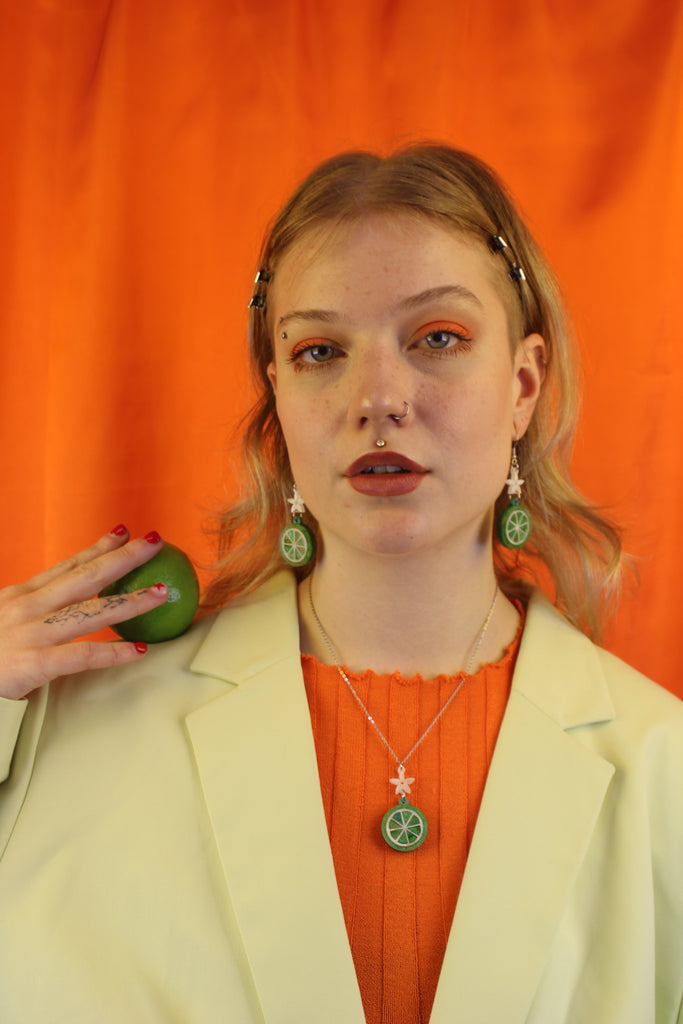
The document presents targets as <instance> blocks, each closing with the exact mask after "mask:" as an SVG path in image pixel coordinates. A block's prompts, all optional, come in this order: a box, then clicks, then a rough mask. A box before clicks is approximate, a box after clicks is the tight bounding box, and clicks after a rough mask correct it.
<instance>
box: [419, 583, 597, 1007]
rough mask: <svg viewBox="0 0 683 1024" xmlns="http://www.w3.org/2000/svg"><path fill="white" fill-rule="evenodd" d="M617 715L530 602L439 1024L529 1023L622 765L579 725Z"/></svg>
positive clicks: (557, 628) (570, 635) (588, 650)
mask: <svg viewBox="0 0 683 1024" xmlns="http://www.w3.org/2000/svg"><path fill="white" fill-rule="evenodd" d="M539 627H540V628H539ZM613 717H614V711H613V708H612V705H611V702H610V699H609V696H608V694H607V690H606V687H605V683H604V680H603V677H602V673H601V670H600V666H599V662H598V658H597V655H596V652H595V650H594V648H593V646H592V645H591V644H590V643H589V642H588V641H587V640H586V638H585V637H582V636H581V635H580V634H577V633H576V631H575V630H573V629H572V628H571V627H570V626H568V624H567V623H566V622H565V621H564V620H563V619H562V618H561V617H560V616H558V614H557V613H556V612H555V610H554V609H552V608H551V607H550V606H549V605H547V604H546V603H545V602H543V601H541V600H538V599H535V600H533V601H532V604H531V606H530V608H529V612H528V618H527V623H526V626H525V630H524V637H523V640H522V646H521V649H520V653H519V657H518V662H517V667H516V670H515V678H514V681H513V690H512V694H511V697H510V702H509V705H508V708H507V710H506V713H505V718H504V720H503V725H502V727H501V731H500V735H499V738H498V743H497V745H496V750H495V753H494V757H493V762H492V765H491V770H490V773H489V778H488V781H487V784H486V789H485V792H484V798H483V801H482V806H481V810H480V813H479V818H478V821H477V826H476V830H475V835H474V839H473V843H472V848H471V850H470V854H469V858H468V863H467V868H466V871H465V876H464V879H463V884H462V888H461V892H460V897H459V901H458V906H457V909H456V913H455V918H454V921H453V926H452V929H451V935H450V938H449V942H448V948H447V950H446V956H445V959H444V964H443V969H442V972H441V978H440V981H439V986H438V989H437V993H436V999H435V1002H434V1008H433V1012H432V1017H431V1024H445V1022H446V1021H449V1022H450V1021H453V1020H466V1021H467V1022H468V1024H489V1022H490V1021H493V1020H505V1021H506V1022H508V1024H516V1022H521V1021H524V1020H526V1018H527V1014H528V1010H529V1006H530V1004H531V1002H532V999H533V994H534V991H535V989H536V987H537V985H538V982H539V978H540V975H541V972H542V970H543V965H544V963H545V960H546V958H547V955H548V951H549V949H550V946H551V943H552V939H553V935H554V933H555V931H556V929H557V926H558V922H559V919H560V917H561V915H562V912H563V909H564V906H565V904H566V901H567V898H568V895H569V893H570V890H571V887H572V884H573V882H574V879H575V877H576V874H577V872H578V870H579V867H580V865H581V862H582V860H583V858H584V856H585V853H586V850H587V847H588V844H589V842H590V838H591V834H592V832H593V829H594V827H595V824H596V821H597V818H598V815H599V813H600V808H601V805H602V802H603V799H604V796H605V793H606V790H607V787H608V785H609V782H610V779H611V777H612V774H613V771H614V769H613V766H612V765H611V764H609V763H608V762H607V761H605V760H604V759H603V758H601V757H599V756H598V755H596V754H595V753H594V752H592V751H591V750H589V749H588V748H587V747H585V746H583V745H581V743H580V742H579V741H578V740H577V739H576V738H574V737H573V736H572V732H571V730H572V729H573V728H575V727H578V726H580V725H585V724H587V723H590V722H599V721H605V720H608V719H610V718H613ZM493 965H495V967H494V966H493Z"/></svg>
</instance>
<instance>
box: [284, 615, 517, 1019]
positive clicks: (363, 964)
mask: <svg viewBox="0 0 683 1024" xmlns="http://www.w3.org/2000/svg"><path fill="white" fill-rule="evenodd" d="M521 633H522V626H521V625H520V629H519V631H518V634H517V636H516V637H515V640H514V642H513V643H512V644H511V646H510V647H509V648H508V649H507V650H506V651H505V654H504V656H503V658H502V659H501V660H500V661H499V662H497V663H496V664H494V665H484V666H483V668H482V669H481V670H480V671H479V672H478V673H477V674H476V675H474V676H470V677H469V678H468V679H467V680H466V681H465V683H464V684H463V686H462V689H461V690H460V692H459V694H458V695H457V697H456V698H455V700H454V701H453V703H452V704H451V705H450V706H449V708H448V709H447V710H446V712H445V714H444V715H443V717H442V718H441V719H440V720H439V722H437V724H436V725H435V726H434V728H433V729H432V730H431V732H430V733H429V735H428V736H427V737H426V739H425V740H424V741H423V742H422V744H421V745H420V747H419V748H418V749H417V750H416V751H415V753H414V754H413V755H412V757H411V758H410V759H409V761H408V764H407V765H406V776H407V777H411V776H412V777H414V778H415V782H414V783H413V785H412V786H411V793H410V795H409V797H408V800H409V801H410V802H411V803H412V804H414V805H415V806H416V807H418V808H419V809H420V810H421V811H422V812H423V814H424V815H425V816H426V818H427V823H428V834H427V838H426V840H425V841H424V843H423V844H422V846H420V847H419V848H418V849H416V850H414V851H412V852H398V851H395V850H392V849H391V848H390V847H388V846H387V845H386V843H385V842H384V840H383V839H382V835H381V832H380V824H381V821H382V817H383V815H384V813H385V812H386V811H387V810H388V809H389V808H390V807H391V806H392V805H394V804H396V802H397V797H396V796H395V789H394V787H393V786H392V785H391V784H390V783H389V779H390V778H393V777H395V776H396V762H395V761H394V759H393V758H392V757H391V755H390V754H389V752H388V750H387V749H386V747H385V746H384V744H383V743H382V741H381V739H380V738H379V736H378V735H377V733H376V732H375V730H374V729H373V728H372V726H371V725H370V724H369V723H368V721H367V719H366V717H365V715H364V714H363V711H362V710H361V708H360V707H359V706H358V703H357V702H356V700H355V699H354V697H353V695H352V694H351V692H350V691H349V689H348V687H347V685H346V683H345V682H344V681H343V679H342V678H341V676H340V675H339V672H338V671H337V669H336V668H334V667H331V666H328V665H323V664H322V663H321V662H319V661H317V660H316V659H315V658H313V657H311V656H309V655H304V656H303V657H302V665H303V671H304V682H305V685H306V693H307V695H308V703H309V707H310V712H311V722H312V726H313V735H314V738H315V746H316V752H317V757H318V769H319V772H320V786H321V790H322V797H323V803H324V806H325V817H326V820H327V828H328V832H329V835H330V844H331V847H332V856H333V859H334V866H335V871H336V875H337V884H338V886H339V895H340V898H341V904H342V909H343V911H344V918H345V921H346V928H347V931H348V935H349V942H350V945H351V952H352V954H353V959H354V963H355V967H356V974H357V976H358V982H359V985H360V991H361V996H362V999H363V1006H364V1008H365V1015H366V1020H367V1021H368V1022H369V1024H426V1022H427V1021H428V1020H429V1016H430V1013H431V1008H432V1003H433V1001H434V994H435V991H436V985H437V982H438V979H439V973H440V971H441V964H442V962H443V957H444V953H445V950H446V942H447V939H448V933H449V931H450V927H451V921H452V920H453V913H454V911H455V905H456V902H457V899H458V892H459V891H460V883H461V881H462V877H463V873H464V871H465V863H466V861H467V854H468V851H469V848H470V843H471V841H472V835H473V833H474V826H475V823H476V820H477V814H478V812H479V805H480V803H481V798H482V794H483V792H484V784H485V782H486V776H487V774H488V770H489V765H490V763H491V757H492V755H493V748H494V746H495V743H496V739H497V737H498V731H499V729H500V725H501V722H502V719H503V714H504V712H505V707H506V705H507V701H508V697H509V694H510V686H511V683H512V673H513V669H514V663H515V659H516V656H517V651H518V649H519V641H520V638H521ZM348 676H349V678H350V680H351V682H352V684H353V686H354V688H355V690H356V692H357V693H358V695H359V696H360V698H361V699H362V701H363V703H364V704H365V706H366V707H367V708H368V710H369V712H370V714H371V715H372V716H373V718H374V719H375V721H376V722H377V724H378V726H379V728H380V729H381V730H382V732H383V733H384V735H385V736H386V737H387V739H388V741H389V743H390V744H391V746H392V747H393V749H394V750H395V751H396V753H397V754H398V756H399V757H405V755H406V754H407V752H408V751H409V750H410V749H411V747H412V746H413V745H414V744H415V742H416V740H417V739H418V738H419V737H420V736H421V735H422V733H423V732H424V730H425V729H426V728H427V726H428V725H429V724H430V722H431V721H432V720H433V719H434V717H435V716H436V715H437V714H438V712H439V710H440V709H441V708H442V707H443V705H444V704H445V703H446V701H447V700H448V697H449V695H450V694H451V693H452V692H453V690H454V688H455V687H456V686H457V684H458V682H459V679H460V676H450V677H449V676H439V677H438V678H437V679H431V680H424V679H423V678H422V677H421V676H416V677H414V678H412V679H405V678H403V677H402V676H400V675H399V674H398V673H394V674H393V675H376V674H375V673H374V672H369V671H368V672H363V673H352V672H348Z"/></svg>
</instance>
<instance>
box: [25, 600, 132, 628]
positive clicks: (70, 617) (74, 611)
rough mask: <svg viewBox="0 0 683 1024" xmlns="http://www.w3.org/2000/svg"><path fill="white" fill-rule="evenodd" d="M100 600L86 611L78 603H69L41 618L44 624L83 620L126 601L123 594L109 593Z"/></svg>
mask: <svg viewBox="0 0 683 1024" xmlns="http://www.w3.org/2000/svg"><path fill="white" fill-rule="evenodd" d="M102 600H103V603H102V604H101V605H98V606H97V607H95V608H93V609H92V611H86V610H85V608H83V607H82V605H80V604H70V605H69V606H68V607H67V608H62V609H61V611H58V612H55V614H54V615H50V617H49V618H47V619H43V622H44V623H45V624H46V625H53V624H54V623H59V622H69V621H71V622H85V620H86V619H95V618H97V616H98V615H101V614H102V612H105V611H107V610H108V609H109V608H118V606H119V605H121V604H125V603H126V600H127V598H126V597H124V595H123V594H111V595H110V596H109V597H105V598H103V599H102Z"/></svg>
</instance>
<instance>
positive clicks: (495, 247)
mask: <svg viewBox="0 0 683 1024" xmlns="http://www.w3.org/2000/svg"><path fill="white" fill-rule="evenodd" d="M489 249H490V250H491V252H502V254H503V256H504V257H505V259H506V261H507V265H508V273H509V275H510V277H511V279H512V280H513V281H514V282H515V284H516V285H518V286H520V285H521V282H522V281H526V274H525V273H524V271H523V269H522V267H521V266H520V264H519V262H518V260H517V257H516V255H515V253H514V252H513V250H512V249H511V247H510V246H509V245H508V243H507V242H506V241H505V239H504V238H503V236H502V235H491V236H490V237H489Z"/></svg>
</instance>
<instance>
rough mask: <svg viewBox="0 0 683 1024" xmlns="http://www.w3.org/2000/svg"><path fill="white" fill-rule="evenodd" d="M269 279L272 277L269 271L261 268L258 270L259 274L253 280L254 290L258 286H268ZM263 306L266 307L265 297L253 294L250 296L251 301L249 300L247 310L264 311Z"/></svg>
mask: <svg viewBox="0 0 683 1024" xmlns="http://www.w3.org/2000/svg"><path fill="white" fill-rule="evenodd" d="M271 277H272V274H270V273H269V271H267V270H265V269H264V268H263V267H262V268H261V269H260V270H259V272H258V273H257V275H256V277H255V278H254V288H258V286H259V285H260V284H268V282H269V281H270V279H271ZM265 305H266V297H265V295H263V294H260V293H257V292H254V294H253V295H252V297H251V299H250V300H249V306H248V308H249V309H253V308H254V307H255V308H256V309H264V308H265Z"/></svg>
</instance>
